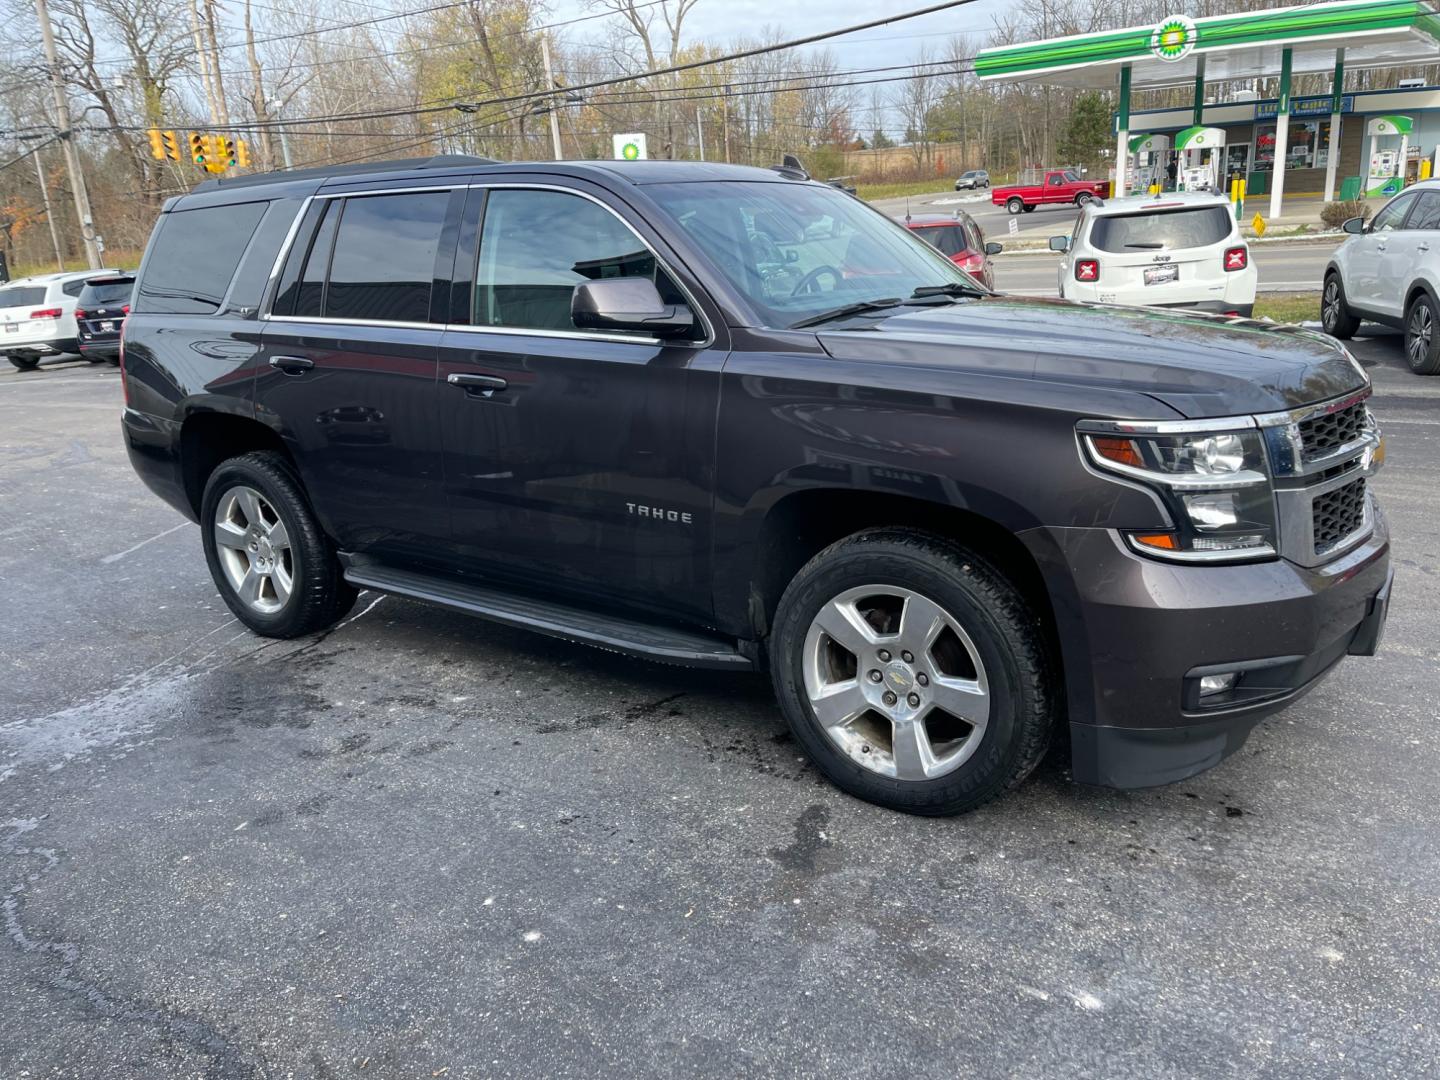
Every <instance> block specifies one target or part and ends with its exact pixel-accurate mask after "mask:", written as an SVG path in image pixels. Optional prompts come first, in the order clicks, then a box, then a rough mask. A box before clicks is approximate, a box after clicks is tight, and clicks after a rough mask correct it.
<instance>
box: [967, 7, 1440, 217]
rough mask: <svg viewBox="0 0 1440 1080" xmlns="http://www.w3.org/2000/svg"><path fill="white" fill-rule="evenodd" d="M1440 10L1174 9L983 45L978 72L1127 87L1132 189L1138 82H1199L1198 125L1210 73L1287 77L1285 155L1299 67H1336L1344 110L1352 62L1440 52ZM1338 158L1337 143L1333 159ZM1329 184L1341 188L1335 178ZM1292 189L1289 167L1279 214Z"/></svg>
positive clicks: (1431, 59)
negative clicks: (1151, 20) (1155, 17)
mask: <svg viewBox="0 0 1440 1080" xmlns="http://www.w3.org/2000/svg"><path fill="white" fill-rule="evenodd" d="M1437 11H1440V0H1337V2H1333V3H1322V4H1309V5H1305V6H1301V7H1287V8H1273V9H1270V10H1267V11H1247V12H1237V13H1235V14H1231V15H1214V16H1210V17H1207V18H1200V19H1191V18H1189V17H1188V16H1185V15H1174V16H1171V17H1169V18H1167V19H1162V20H1161V21H1160V22H1159V23H1156V24H1152V25H1149V26H1130V27H1126V28H1124V29H1122V30H1107V31H1102V32H1099V33H1094V34H1077V35H1074V36H1071V37H1063V38H1049V39H1046V40H1043V41H1031V42H1025V43H1023V44H1018V45H999V46H995V47H992V48H989V49H982V50H981V51H980V52H979V54H977V55H976V57H975V73H976V75H977V76H979V78H980V79H982V80H983V81H987V82H1033V83H1038V84H1042V85H1050V86H1069V87H1075V88H1080V89H1094V90H1115V89H1118V91H1119V95H1120V101H1119V108H1118V110H1117V113H1118V116H1119V121H1120V125H1119V127H1120V130H1119V132H1118V136H1119V138H1118V140H1117V143H1116V147H1117V150H1116V153H1117V158H1118V160H1117V163H1116V164H1117V168H1116V181H1117V188H1116V191H1117V194H1123V193H1124V177H1125V157H1124V155H1125V154H1126V153H1127V152H1128V150H1129V146H1128V143H1129V114H1130V94H1131V93H1132V91H1134V90H1150V89H1160V88H1163V87H1171V86H1185V85H1192V84H1193V86H1194V88H1195V119H1194V122H1195V124H1196V125H1199V124H1201V122H1202V109H1203V106H1204V87H1205V84H1206V83H1207V82H1228V81H1231V80H1240V79H1257V78H1274V77H1276V76H1279V78H1280V94H1279V109H1278V111H1277V117H1276V121H1277V136H1276V137H1277V154H1276V160H1277V161H1283V160H1284V149H1285V147H1284V144H1283V142H1282V141H1281V140H1283V139H1284V137H1285V135H1284V132H1285V131H1286V130H1287V128H1288V121H1289V113H1290V80H1291V77H1292V76H1293V75H1295V74H1302V73H1307V72H1326V73H1329V72H1333V73H1334V83H1333V94H1334V96H1335V97H1336V98H1337V102H1336V108H1335V112H1336V113H1337V114H1338V113H1339V111H1340V106H1339V102H1338V98H1339V96H1340V93H1341V91H1342V90H1343V79H1344V71H1345V68H1346V67H1347V66H1348V67H1350V68H1352V69H1358V68H1374V67H1394V66H1398V65H1404V64H1421V63H1435V62H1437V61H1440V14H1437ZM1338 129H1339V124H1338V122H1337V123H1334V124H1332V125H1331V138H1332V139H1334V138H1336V137H1337V136H1336V133H1337V132H1338ZM1335 157H1336V155H1335V154H1334V153H1333V152H1332V153H1331V155H1330V160H1331V162H1334V160H1335ZM1329 187H1330V189H1331V190H1333V181H1332V183H1330V185H1329ZM1283 190H1284V170H1283V169H1281V170H1277V176H1276V182H1275V184H1274V186H1273V187H1272V189H1271V214H1272V215H1277V214H1278V213H1279V212H1280V211H1279V207H1280V199H1281V197H1282V195H1283Z"/></svg>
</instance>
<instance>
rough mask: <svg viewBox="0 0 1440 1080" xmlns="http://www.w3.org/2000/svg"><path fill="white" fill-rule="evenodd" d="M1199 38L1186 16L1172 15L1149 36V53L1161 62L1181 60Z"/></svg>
mask: <svg viewBox="0 0 1440 1080" xmlns="http://www.w3.org/2000/svg"><path fill="white" fill-rule="evenodd" d="M1199 36H1200V33H1199V31H1198V30H1197V29H1196V28H1195V21H1194V20H1193V19H1191V18H1190V17H1189V16H1188V15H1172V16H1171V17H1170V18H1168V19H1166V20H1165V21H1164V22H1162V23H1161V24H1160V25H1159V26H1157V27H1155V30H1154V32H1153V33H1152V34H1151V35H1150V51H1151V52H1152V53H1154V54H1155V55H1156V56H1158V57H1159V58H1160V59H1161V60H1167V61H1171V62H1174V61H1176V60H1183V59H1185V57H1187V56H1189V55H1190V50H1191V49H1193V48H1195V41H1196V39H1197V38H1198V37H1199Z"/></svg>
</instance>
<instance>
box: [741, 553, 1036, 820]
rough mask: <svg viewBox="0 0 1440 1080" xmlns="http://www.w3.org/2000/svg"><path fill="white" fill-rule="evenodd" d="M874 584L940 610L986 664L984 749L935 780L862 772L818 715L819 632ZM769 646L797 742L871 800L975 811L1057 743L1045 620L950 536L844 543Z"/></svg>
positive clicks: (926, 809) (928, 811) (826, 557)
mask: <svg viewBox="0 0 1440 1080" xmlns="http://www.w3.org/2000/svg"><path fill="white" fill-rule="evenodd" d="M869 585H881V586H886V585H889V586H897V587H900V588H902V589H906V590H909V591H910V592H913V593H917V594H920V595H921V596H922V597H925V598H928V599H930V600H932V601H934V602H935V603H937V604H939V605H940V606H941V607H942V608H943V609H944V610H945V611H946V612H947V613H950V614H952V615H953V617H954V619H955V620H956V621H957V622H958V623H959V624H961V625H962V626H963V628H964V630H965V632H966V633H968V635H969V637H970V639H971V641H972V642H973V645H974V647H975V650H976V655H977V657H978V658H979V660H980V661H981V662H983V665H984V671H985V675H986V678H987V680H988V683H989V694H990V705H989V710H990V711H989V718H988V721H987V723H986V726H985V729H984V732H983V735H982V736H981V738H980V742H979V744H978V747H977V748H976V749H975V750H974V751H973V752H971V753H970V756H969V757H968V758H966V759H964V760H963V762H962V763H961V764H960V765H959V766H958V767H956V768H954V769H953V771H951V772H948V773H944V774H943V775H939V776H937V777H935V778H934V779H925V780H901V779H898V778H897V777H894V776H886V775H882V774H881V773H880V772H877V771H874V770H873V769H871V768H869V767H866V766H864V765H861V764H859V763H858V761H857V760H856V759H855V758H852V757H851V756H849V755H848V754H846V753H845V752H844V751H843V750H842V749H841V748H840V746H839V745H838V744H837V743H836V742H835V741H834V740H832V739H831V738H830V736H829V735H827V734H826V731H825V729H824V728H823V727H822V726H821V724H820V721H819V720H818V719H817V718H816V716H815V712H814V709H813V708H812V706H811V703H810V696H809V693H808V692H807V690H806V683H805V667H804V665H805V657H804V653H805V642H806V636H807V634H808V632H809V629H810V626H811V623H812V622H813V621H814V620H815V618H816V615H817V613H819V612H820V610H821V609H822V608H823V607H825V606H826V605H828V604H829V603H830V601H831V600H832V599H834V598H836V597H839V596H841V595H842V594H843V593H844V592H845V591H846V590H847V589H856V588H859V587H861V586H869ZM769 649H770V666H771V674H772V678H773V680H774V684H775V692H776V696H777V698H778V699H779V702H780V707H781V710H782V711H783V712H784V714H785V717H786V719H787V720H788V721H789V723H790V728H791V730H792V731H793V732H794V734H795V737H796V739H797V740H798V741H799V743H800V745H801V746H803V747H804V748H805V750H806V752H807V753H808V754H809V755H810V757H811V759H812V760H813V761H814V762H815V763H816V764H817V765H818V766H819V768H820V770H821V771H822V772H824V773H825V775H826V776H827V777H829V778H830V779H831V780H832V781H833V782H834V783H835V784H836V785H837V786H838V787H840V788H842V789H843V790H845V791H847V792H849V793H850V794H851V795H854V796H856V797H857V798H860V799H864V800H866V801H867V802H872V803H876V804H877V805H880V806H885V807H888V808H890V809H892V810H899V811H903V812H905V813H911V814H923V815H930V816H940V815H947V814H959V813H964V812H966V811H969V810H973V809H975V808H976V807H978V806H980V805H982V804H984V803H986V802H988V801H990V800H991V799H993V798H995V797H996V796H998V795H1001V794H1004V793H1005V792H1007V791H1010V790H1011V789H1013V788H1015V787H1016V786H1018V785H1019V784H1020V783H1021V782H1022V781H1023V780H1024V779H1025V778H1026V777H1027V776H1029V775H1030V773H1031V772H1033V771H1034V769H1035V767H1036V766H1037V765H1038V764H1039V763H1040V761H1041V759H1042V758H1043V757H1044V756H1045V752H1046V750H1047V749H1048V748H1049V746H1050V743H1051V738H1052V734H1053V731H1054V728H1055V723H1056V719H1057V715H1058V712H1059V709H1060V688H1059V687H1058V686H1057V685H1056V674H1055V665H1054V663H1053V660H1052V657H1051V653H1050V648H1049V646H1048V644H1047V638H1046V635H1045V633H1044V632H1043V629H1042V624H1041V619H1040V617H1039V615H1038V614H1037V613H1036V612H1035V611H1034V610H1033V609H1032V608H1031V606H1030V605H1029V604H1028V603H1027V602H1026V600H1025V599H1024V597H1023V596H1022V595H1021V594H1020V592H1019V591H1018V590H1017V589H1016V588H1015V587H1014V585H1013V584H1011V582H1010V581H1009V580H1007V578H1006V577H1005V576H1004V575H1003V574H1002V573H1001V572H1000V571H999V570H997V569H996V568H995V567H994V566H993V565H992V564H991V563H989V562H988V561H987V560H985V559H984V558H983V557H981V556H978V555H976V554H975V553H974V552H971V551H969V550H967V549H966V548H965V547H963V546H961V545H960V544H957V543H954V542H953V541H950V540H947V539H945V538H943V537H940V536H936V535H934V534H931V533H925V532H921V531H919V530H915V529H901V528H880V529H873V530H867V531H865V532H860V533H856V534H855V535H853V536H850V537H847V538H846V539H844V540H840V541H838V542H837V543H835V544H832V545H831V546H830V547H828V548H826V549H825V550H824V551H822V552H820V553H819V554H818V555H816V556H815V557H814V558H813V559H811V560H810V562H808V563H807V564H806V565H805V566H804V567H803V568H802V569H801V570H800V572H799V573H798V574H796V575H795V578H794V579H793V580H792V581H791V582H790V585H789V586H788V587H787V588H786V590H785V594H784V596H783V597H782V598H781V600H780V605H779V608H778V609H777V611H776V613H775V624H774V627H773V632H772V634H771V637H770V642H769ZM867 662H868V661H867ZM925 663H926V658H925V657H923V656H922V657H920V658H919V659H918V664H920V665H923V664H925ZM921 670H923V667H922V668H921ZM937 670H938V669H937ZM856 677H857V678H858V677H859V667H858V665H857V668H856ZM936 678H937V679H938V676H936ZM887 685H888V684H887ZM865 749H866V750H868V747H866V748H865Z"/></svg>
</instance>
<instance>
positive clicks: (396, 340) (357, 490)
mask: <svg viewBox="0 0 1440 1080" xmlns="http://www.w3.org/2000/svg"><path fill="white" fill-rule="evenodd" d="M463 203H464V187H463V185H462V186H453V187H450V186H441V187H428V186H427V187H424V188H419V187H416V188H406V189H401V190H396V189H393V188H392V189H389V190H386V189H380V190H367V191H358V192H353V193H337V194H329V193H325V194H322V195H320V196H317V197H316V198H315V199H313V200H312V201H311V204H310V206H309V208H308V209H307V211H306V213H305V215H304V217H303V219H302V225H301V227H300V229H299V230H298V232H297V235H296V238H295V242H294V243H293V244H292V247H291V250H290V252H289V255H288V256H287V258H286V261H285V267H284V270H283V271H282V274H281V279H280V282H279V284H278V287H277V293H276V297H275V299H274V301H273V306H272V310H271V314H270V319H269V321H268V323H267V324H266V326H265V331H264V336H263V338H262V342H261V348H262V356H261V361H262V365H261V367H260V375H259V377H258V379H257V382H256V403H257V414H258V415H260V417H261V418H262V419H265V420H266V421H268V422H269V423H270V424H271V425H272V426H274V427H275V428H276V429H277V430H279V431H280V432H281V433H282V435H283V437H284V438H285V439H286V441H287V443H288V444H289V445H290V446H291V448H292V450H293V452H294V454H295V458H296V461H297V462H298V464H299V468H300V472H301V474H302V477H303V478H304V480H305V483H306V489H307V491H308V493H309V495H310V498H311V500H312V502H313V503H314V505H315V509H316V511H317V513H319V514H320V516H321V518H322V520H323V521H324V522H325V524H326V527H327V529H328V531H329V532H330V533H331V535H333V536H334V537H335V538H336V540H337V541H338V542H339V544H340V546H341V547H342V548H344V549H346V550H350V551H369V552H375V553H377V554H388V555H391V556H395V557H398V558H399V559H401V560H402V561H403V560H405V559H407V558H408V557H411V556H414V557H420V556H422V555H423V554H424V553H426V552H428V551H431V550H432V549H433V547H434V544H435V543H436V542H437V541H439V542H444V541H445V540H446V539H447V534H448V518H447V514H446V511H445V501H444V492H443V490H442V483H441V461H440V441H439V433H438V431H437V428H436V402H435V373H436V363H437V350H438V347H439V344H440V338H441V335H442V334H443V332H444V331H443V322H444V300H445V298H444V289H443V288H441V287H437V282H438V283H440V284H441V285H443V283H444V282H445V280H446V279H447V278H448V275H449V270H450V264H451V262H452V261H453V258H454V243H455V234H456V231H457V230H458V226H459V216H460V210H461V208H462V206H463Z"/></svg>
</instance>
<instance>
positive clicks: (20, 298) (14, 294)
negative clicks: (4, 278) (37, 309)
mask: <svg viewBox="0 0 1440 1080" xmlns="http://www.w3.org/2000/svg"><path fill="white" fill-rule="evenodd" d="M44 299H45V286H44V285H16V286H12V287H11V288H9V289H0V308H7V307H30V306H31V305H33V304H39V303H42V302H43V301H44Z"/></svg>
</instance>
